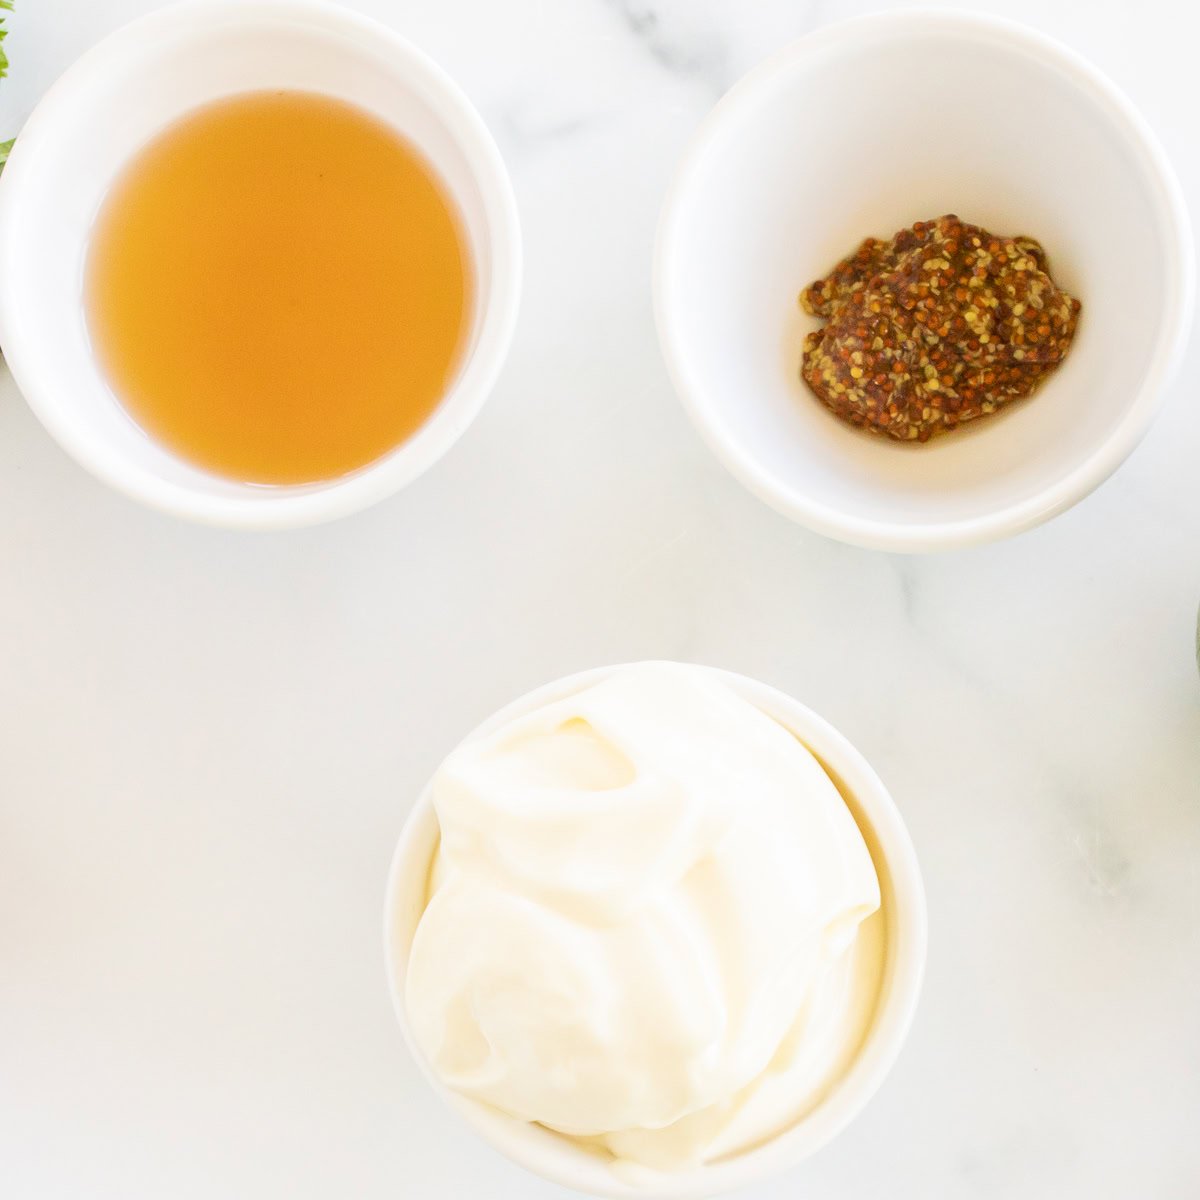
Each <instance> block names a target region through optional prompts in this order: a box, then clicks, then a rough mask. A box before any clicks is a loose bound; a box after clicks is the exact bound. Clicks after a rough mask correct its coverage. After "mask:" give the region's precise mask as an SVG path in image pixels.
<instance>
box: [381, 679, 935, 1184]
mask: <svg viewBox="0 0 1200 1200" xmlns="http://www.w3.org/2000/svg"><path fill="white" fill-rule="evenodd" d="M622 669H623V668H622V667H600V668H597V669H595V670H591V671H584V672H582V673H581V674H578V675H570V676H568V677H567V678H565V679H560V680H558V681H557V682H555V683H551V684H547V685H546V686H544V687H540V688H538V689H536V690H535V691H533V692H530V693H529V694H528V695H526V696H523V697H521V699H519V700H516V701H514V702H513V703H512V704H509V705H507V706H506V707H505V708H503V709H501V710H500V711H499V712H498V713H495V714H494V715H493V716H491V717H489V718H488V720H486V721H485V722H484V723H483V724H482V725H480V726H479V728H478V729H476V730H475V731H474V732H472V733H471V734H469V735H468V736H467V738H466V739H465V741H474V740H475V739H476V738H481V737H486V736H487V735H488V734H489V733H491V732H493V731H494V730H496V729H497V728H499V727H500V726H502V725H504V724H506V723H507V722H509V721H511V720H513V719H514V718H516V717H520V716H523V715H524V714H526V713H529V712H532V711H534V710H535V709H537V708H540V707H542V706H543V705H546V704H550V703H553V702H554V701H556V700H560V699H563V698H564V697H566V696H570V695H573V694H574V693H576V692H579V691H582V690H583V689H585V688H588V687H591V686H592V685H594V684H596V683H599V682H600V681H601V680H602V679H604V678H606V677H607V676H609V675H611V674H612V673H613V672H614V671H619V670H622ZM697 669H700V670H708V671H711V672H712V674H713V675H714V676H716V677H717V678H719V679H720V680H721V681H722V682H723V683H724V684H725V685H726V686H727V687H729V688H732V689H733V690H734V691H736V692H738V693H739V694H740V695H741V696H743V697H745V699H747V700H749V701H750V702H751V703H752V704H755V705H757V707H758V708H760V709H761V710H762V711H763V712H765V713H766V714H767V715H768V716H770V717H773V718H774V719H775V720H776V721H778V722H779V723H780V724H781V725H782V726H784V728H786V729H787V730H789V731H790V732H791V733H793V734H794V735H795V736H796V737H797V738H798V739H799V740H800V741H801V742H803V743H804V745H805V746H807V747H808V749H809V750H811V751H812V752H813V754H814V755H816V757H817V758H818V759H819V760H820V762H821V764H822V766H824V768H825V770H826V772H827V773H828V774H829V776H830V778H831V779H832V780H833V782H834V783H835V784H836V785H837V788H838V790H839V791H840V792H841V793H842V796H843V798H844V799H845V801H846V804H847V806H848V807H849V808H850V811H851V812H852V813H853V815H854V819H855V820H856V821H857V822H858V826H859V828H860V829H861V830H862V832H863V836H864V837H865V839H866V841H867V845H868V847H869V849H870V851H871V857H872V859H873V860H874V863H875V869H876V871H877V872H878V874H879V882H880V888H881V891H882V896H883V912H884V914H885V918H886V921H887V938H886V945H887V952H886V961H885V964H884V974H883V980H882V984H881V987H880V993H879V1002H878V1006H877V1008H876V1011H875V1017H874V1019H873V1023H872V1025H871V1027H870V1029H869V1030H868V1032H867V1036H866V1038H865V1039H864V1042H863V1046H862V1048H861V1050H860V1051H859V1054H858V1057H857V1058H855V1059H854V1061H853V1062H852V1063H851V1065H850V1067H849V1069H848V1070H847V1072H846V1074H845V1075H844V1076H843V1077H842V1078H841V1080H839V1081H838V1083H837V1084H835V1085H834V1087H833V1089H832V1090H831V1091H830V1093H829V1095H828V1096H827V1097H826V1099H825V1100H824V1101H822V1102H821V1104H820V1105H819V1106H818V1107H817V1108H816V1109H814V1110H813V1112H811V1113H810V1114H809V1115H808V1116H806V1117H805V1118H803V1119H802V1120H801V1121H799V1122H797V1123H796V1124H795V1125H794V1126H792V1127H791V1128H790V1129H788V1130H786V1131H785V1132H783V1133H781V1134H780V1135H779V1136H778V1137H775V1138H773V1139H772V1140H771V1141H769V1142H767V1143H765V1144H764V1145H762V1146H759V1147H757V1148H755V1149H753V1150H750V1151H747V1152H746V1153H744V1154H740V1155H737V1156H735V1157H733V1158H730V1159H727V1160H724V1161H721V1162H718V1163H714V1164H712V1165H706V1166H702V1167H700V1168H698V1169H696V1170H693V1171H690V1172H687V1173H686V1174H670V1175H668V1174H664V1175H662V1176H660V1177H659V1179H658V1181H657V1182H655V1183H644V1184H637V1185H635V1184H633V1183H631V1182H629V1181H628V1180H627V1179H625V1178H622V1177H619V1176H618V1175H617V1174H616V1173H615V1172H614V1171H613V1170H612V1169H611V1167H610V1165H609V1161H608V1160H607V1159H606V1158H604V1157H603V1156H601V1155H598V1154H596V1153H592V1152H588V1151H585V1150H582V1149H580V1148H579V1147H578V1146H577V1145H576V1144H575V1143H574V1142H572V1141H571V1140H570V1139H569V1138H566V1137H563V1136H561V1135H559V1134H555V1133H552V1132H550V1131H549V1130H547V1129H545V1128H542V1127H541V1126H538V1125H532V1124H530V1123H528V1122H525V1121H519V1120H517V1119H516V1118H513V1117H509V1116H506V1115H505V1114H504V1113H501V1112H499V1111H497V1110H496V1109H493V1108H490V1107H489V1106H487V1105H484V1104H480V1103H479V1102H477V1101H475V1100H471V1099H469V1098H467V1097H465V1096H462V1095H459V1094H458V1093H456V1092H453V1091H451V1090H449V1089H448V1088H446V1087H445V1086H443V1085H442V1083H441V1082H440V1080H439V1079H438V1078H437V1076H436V1075H435V1074H434V1073H433V1072H432V1070H431V1069H430V1067H429V1065H428V1063H427V1062H426V1061H425V1058H424V1056H423V1055H422V1053H421V1051H420V1049H419V1048H418V1047H417V1045H416V1042H415V1041H414V1040H413V1035H412V1030H411V1029H410V1027H409V1022H408V1014H407V1011H406V1008H405V996H404V993H405V980H406V978H407V973H408V959H409V950H410V948H411V946H412V940H413V935H414V933H415V932H416V928H417V923H418V922H419V921H420V919H421V914H422V913H423V912H424V910H425V902H426V894H427V891H428V885H429V871H430V866H431V864H432V861H433V855H434V851H435V850H436V849H437V844H438V837H439V830H438V822H437V816H436V814H435V813H434V809H433V804H432V801H431V799H430V790H429V788H428V787H426V788H425V790H424V791H423V792H422V793H421V795H420V796H419V797H418V798H417V802H416V804H415V805H414V807H413V809H412V812H411V813H410V814H409V817H408V820H407V822H406V823H405V826H404V829H403V831H402V832H401V834H400V840H399V843H398V844H397V846H396V853H395V855H394V857H393V859H392V868H391V874H390V876H389V878H388V884H387V900H386V905H385V909H384V953H385V956H386V961H387V972H388V984H389V986H390V988H391V993H392V1003H393V1005H394V1007H395V1010H396V1017H397V1019H398V1020H399V1022H400V1028H401V1029H402V1030H403V1033H404V1038H405V1040H406V1041H407V1043H408V1046H409V1049H410V1050H411V1051H412V1054H413V1057H414V1058H415V1059H416V1060H417V1063H418V1064H419V1066H420V1068H421V1070H422V1072H423V1073H424V1075H425V1077H426V1078H427V1079H428V1080H429V1082H430V1084H432V1086H433V1088H434V1090H435V1091H436V1092H437V1093H438V1095H439V1096H441V1098H442V1099H443V1100H444V1101H445V1102H446V1103H447V1104H448V1105H449V1106H450V1108H452V1109H453V1110H454V1111H455V1112H457V1113H458V1114H459V1116H461V1117H462V1118H463V1119H464V1120H465V1121H466V1123H467V1124H468V1125H470V1126H471V1128H472V1129H474V1130H475V1132H476V1133H478V1134H480V1135H481V1136H482V1137H483V1138H484V1139H485V1140H486V1141H487V1142H489V1143H490V1144H491V1145H492V1146H493V1147H495V1149H497V1150H499V1151H500V1152H501V1153H502V1154H504V1155H506V1156H507V1157H508V1158H510V1159H512V1160H513V1161H514V1162H516V1163H519V1164H520V1165H521V1166H523V1167H525V1168H527V1169H528V1170H530V1171H533V1172H534V1173H535V1174H537V1175H541V1176H542V1177H543V1178H545V1179H549V1180H550V1181H552V1182H554V1183H559V1184H562V1185H563V1186H565V1187H571V1188H575V1189H576V1190H577V1191H580V1192H585V1193H589V1194H591V1195H595V1196H609V1197H614V1198H615V1197H621V1198H629V1197H642V1198H644V1197H656V1198H658V1200H666V1198H671V1200H696V1198H698V1197H703V1196H713V1195H716V1194H717V1193H720V1192H726V1191H729V1190H731V1189H733V1188H738V1187H743V1186H745V1185H747V1184H750V1183H753V1182H755V1181H758V1180H762V1179H765V1178H767V1177H768V1176H772V1175H776V1174H778V1173H780V1172H781V1171H785V1170H787V1169H788V1168H790V1167H793V1166H795V1165H796V1164H797V1163H799V1162H800V1161H801V1160H802V1159H805V1158H808V1157H809V1156H810V1155H811V1154H813V1153H815V1152H816V1151H817V1150H819V1149H820V1148H821V1147H822V1146H824V1145H825V1144H826V1143H827V1142H828V1141H830V1139H832V1138H833V1137H835V1136H836V1135H837V1134H838V1133H840V1132H841V1130H843V1129H844V1128H845V1127H846V1126H847V1125H848V1124H849V1123H850V1122H851V1121H852V1120H853V1119H854V1117H855V1116H857V1115H858V1113H859V1112H860V1111H861V1110H862V1109H863V1108H864V1107H865V1105H866V1103H867V1101H868V1100H870V1099H871V1097H872V1096H873V1095H874V1094H875V1092H876V1091H877V1090H878V1089H879V1086H880V1085H881V1084H882V1083H883V1080H884V1078H885V1076H886V1075H887V1073H888V1071H889V1070H890V1069H891V1066H892V1064H893V1063H894V1062H895V1060H896V1057H897V1056H898V1055H899V1053H900V1049H901V1046H902V1045H903V1043H904V1039H905V1037H906V1036H907V1034H908V1030H909V1026H910V1025H911V1024H912V1019H913V1014H914V1013H915V1011H916V1006H917V998H918V996H919V994H920V990H921V979H922V975H923V973H924V969H925V951H926V941H927V924H926V911H925V890H924V887H923V885H922V883H921V873H920V869H919V868H918V866H917V858H916V853H915V852H914V850H913V845H912V841H911V840H910V839H909V836H908V831H907V829H905V827H904V822H903V820H902V819H901V817H900V813H899V811H898V810H897V808H896V805H895V802H894V801H893V800H892V798H891V796H890V795H889V794H888V791H887V789H886V788H885V787H884V785H883V783H882V781H881V780H880V778H879V776H878V775H876V774H875V772H874V771H873V770H872V769H871V767H870V765H869V764H868V763H867V761H866V759H864V758H863V756H862V755H861V754H859V752H858V751H857V750H855V748H854V747H853V746H852V745H851V744H850V743H849V742H848V741H847V740H846V739H845V738H844V737H843V736H842V735H841V734H840V733H838V731H837V730H836V729H834V728H833V726H832V725H830V724H828V723H827V722H826V721H824V720H822V719H821V718H820V717H819V716H817V715H816V713H814V712H813V711H812V710H811V709H808V708H806V707H805V706H804V705H803V704H800V703H799V702H798V701H796V700H793V699H792V698H791V697H790V696H786V695H784V694H783V693H782V692H779V691H776V690H775V689H774V688H772V687H768V686H767V685H766V684H764V683H759V682H758V681H756V680H753V679H748V678H746V677H745V676H743V675H736V674H734V673H733V672H731V671H722V670H718V669H716V668H713V667H706V668H697Z"/></svg>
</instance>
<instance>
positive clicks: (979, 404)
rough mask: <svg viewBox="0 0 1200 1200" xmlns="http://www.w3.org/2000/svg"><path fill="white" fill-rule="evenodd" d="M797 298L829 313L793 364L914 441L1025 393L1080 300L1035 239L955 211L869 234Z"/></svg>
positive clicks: (819, 391)
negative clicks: (883, 236) (1052, 271)
mask: <svg viewBox="0 0 1200 1200" xmlns="http://www.w3.org/2000/svg"><path fill="white" fill-rule="evenodd" d="M800 304H801V306H802V307H803V308H804V310H805V312H808V313H811V314H813V315H814V316H817V317H825V318H826V319H827V323H826V324H825V325H824V326H823V327H822V328H820V329H818V330H816V331H815V332H813V333H810V334H809V335H808V337H807V338H806V339H805V342H804V359H803V365H802V366H801V370H800V374H801V377H802V378H803V380H804V382H805V383H807V384H808V386H809V387H810V388H811V389H812V390H813V391H814V392H815V393H816V395H817V397H818V398H819V399H820V400H821V402H822V403H823V404H825V405H826V406H827V407H828V408H829V409H830V410H831V411H832V412H833V413H834V414H836V415H837V416H839V417H841V418H842V419H843V420H844V421H849V422H850V423H851V424H853V425H857V426H861V427H862V428H865V429H869V430H872V431H874V432H877V433H886V434H888V435H889V436H890V437H893V438H898V439H900V440H902V441H920V442H925V441H928V440H929V439H930V438H931V437H933V436H934V434H938V433H943V432H946V431H948V430H952V429H955V428H957V427H958V426H959V425H961V424H963V422H965V421H971V420H974V419H975V418H976V417H982V416H987V415H988V414H990V413H994V412H996V411H997V410H999V409H1000V408H1001V407H1003V406H1004V405H1006V404H1010V403H1011V402H1012V401H1014V400H1020V399H1023V398H1024V397H1026V396H1029V395H1030V394H1031V393H1032V392H1033V391H1034V390H1035V389H1036V388H1037V387H1038V385H1039V384H1040V383H1041V382H1042V380H1043V379H1045V378H1046V376H1047V375H1049V374H1050V373H1051V372H1052V371H1053V370H1054V369H1055V368H1056V367H1057V366H1058V364H1059V363H1060V362H1062V360H1063V358H1064V357H1065V356H1066V353H1067V351H1068V350H1069V349H1070V346H1071V339H1072V338H1073V337H1074V335H1075V326H1076V323H1077V321H1078V318H1079V309H1080V304H1079V301H1078V300H1076V299H1074V297H1072V296H1069V295H1067V293H1066V292H1064V291H1063V290H1062V289H1061V288H1060V287H1058V286H1057V284H1055V282H1054V280H1053V279H1051V278H1050V275H1049V270H1048V266H1047V262H1046V252H1045V251H1044V250H1043V249H1042V247H1041V246H1040V245H1039V244H1038V243H1037V242H1036V241H1034V240H1033V239H1032V238H1028V237H1015V238H1006V237H997V236H996V235H995V234H992V233H989V232H988V231H987V230H986V229H981V228H980V227H979V226H978V225H968V224H967V223H966V222H964V221H960V220H959V219H958V218H957V217H956V216H953V215H950V216H945V217H939V218H938V219H937V220H936V221H918V222H917V223H916V224H915V225H914V226H913V227H912V228H911V229H902V230H901V231H900V232H899V233H898V234H896V236H895V237H894V238H892V239H891V241H887V242H884V241H879V240H877V239H876V238H867V240H866V241H865V242H863V244H862V245H861V246H859V248H858V250H856V251H855V253H854V254H852V255H851V256H850V257H849V258H846V259H843V260H842V262H840V263H838V265H837V266H836V267H834V269H833V270H832V271H831V272H830V273H829V275H828V276H826V277H825V278H824V279H818V280H817V281H816V283H813V284H810V285H809V286H808V287H806V288H805V289H804V290H803V291H802V292H801V293H800Z"/></svg>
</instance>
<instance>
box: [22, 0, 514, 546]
mask: <svg viewBox="0 0 1200 1200" xmlns="http://www.w3.org/2000/svg"><path fill="white" fill-rule="evenodd" d="M519 242H520V238H519V230H518V224H517V217H516V206H515V202H514V199H513V195H512V189H511V186H510V184H509V181H508V178H507V174H506V172H505V169H504V166H503V163H502V161H501V159H500V155H499V153H498V151H497V149H496V146H495V144H494V142H493V141H492V138H491V136H490V135H489V133H488V131H487V128H486V127H485V125H484V123H483V121H482V120H481V118H480V117H479V115H478V114H477V113H476V112H475V110H474V109H473V108H472V107H471V105H470V103H469V102H468V101H467V99H466V98H465V96H464V95H463V94H462V93H461V92H460V91H459V89H458V88H457V86H456V85H455V84H454V83H453V82H452V81H451V80H450V79H449V78H448V77H447V76H446V75H445V74H444V73H443V72H442V70H441V69H440V68H439V67H437V66H436V65H435V64H434V63H433V62H431V61H430V60H429V59H428V58H426V57H425V56H424V55H423V54H422V53H421V52H420V51H418V50H417V49H415V48H414V47H413V46H411V45H409V44H408V43H407V42H405V41H404V40H403V39H401V38H400V37H398V36H397V35H395V34H394V33H392V32H391V31H390V30H388V29H386V28H385V27H383V26H381V25H379V24H377V23H375V22H372V21H370V20H368V19H366V18H363V17H359V16H358V15H356V14H354V13H351V12H348V11H346V10H343V9H340V8H337V7H335V6H333V5H328V4H325V3H321V2H320V0H285V2H280V3H267V4H254V3H251V4H240V3H232V2H230V0H191V2H188V3H184V4H181V5H176V6H173V7H168V8H165V9H161V10H159V11H157V12H154V13H151V14H150V15H148V16H146V17H144V18H142V19H141V20H138V21H135V22H133V23H132V24H130V25H128V26H125V27H124V28H123V29H120V30H118V31H117V32H116V33H115V34H113V35H111V36H110V37H109V38H108V39H106V40H105V41H104V42H102V43H100V44H99V45H98V46H96V47H95V48H94V49H93V50H91V51H89V52H88V53H87V54H86V55H84V57H83V58H81V59H80V60H79V61H78V62H77V63H76V64H75V65H74V66H73V67H72V68H71V69H70V70H68V71H67V73H66V74H65V75H64V76H63V77H62V78H61V79H60V80H59V82H58V83H57V84H56V85H55V86H54V87H53V88H52V89H51V90H50V91H49V93H47V95H46V97H45V98H44V100H43V101H42V102H41V104H40V105H39V106H38V108H37V109H36V110H35V112H34V114H33V116H32V117H31V118H30V120H29V122H28V124H27V126H26V128H25V129H24V130H23V131H22V133H21V135H20V137H19V138H18V140H17V145H16V147H15V149H14V151H13V154H12V157H11V158H10V160H9V162H8V165H7V167H6V169H5V175H4V183H3V187H2V188H0V250H2V253H3V259H4V264H5V269H4V271H3V273H2V274H0V344H2V345H3V347H4V352H5V357H6V359H7V361H8V364H9V366H10V367H11V369H12V372H13V375H14V377H15V378H16V380H17V383H18V385H19V386H20V388H21V390H22V391H23V393H24V394H25V396H26V398H27V400H28V401H29V403H30V405H31V406H32V408H33V410H34V411H35V413H36V414H37V415H38V417H39V418H40V419H41V420H42V422H43V423H44V424H45V426H46V427H47V429H48V430H49V431H50V432H51V433H52V434H53V435H54V436H55V437H56V438H57V439H58V441H59V442H60V443H61V444H62V445H63V446H64V448H65V449H66V450H68V451H69V452H70V453H71V454H72V455H73V456H74V457H75V458H76V459H77V460H78V461H79V462H80V463H82V464H83V465H84V466H85V467H87V468H88V469H89V470H91V471H92V472H93V473H94V474H95V475H97V476H98V477H99V478H101V479H103V480H104V481H106V482H108V483H110V484H112V485H113V486H115V487H117V488H118V489H120V490H121V491H123V492H125V493H126V494H128V495H130V496H132V497H134V498H135V499H138V500H140V501H143V502H145V503H148V504H150V505H152V506H154V507H157V508H160V509H164V510H166V511H168V512H172V513H175V514H177V515H180V516H184V517H189V518H192V519H195V520H199V521H205V522H209V523H213V524H223V525H230V526H240V527H251V528H274V527H281V526H290V525H303V524H310V523H313V522H317V521H323V520H329V519H331V518H334V517H338V516H342V515H345V514H347V513H350V512H353V511H355V510H357V509H361V508H364V507H366V506H367V505H369V504H372V503H374V502H375V501H377V500H380V499H382V498H383V497H385V496H387V495H389V494H391V493H393V492H395V491H396V490H397V489H399V488H401V487H403V486H404V485H405V484H407V483H409V482H410V481H411V480H413V479H414V478H416V476H418V475H419V474H421V473H422V472H423V471H424V470H426V469H427V468H428V467H429V466H430V465H432V463H434V462H435V461H436V460H437V459H438V458H439V457H440V456H441V455H442V454H444V453H445V452H446V450H447V449H448V448H449V447H450V445H451V444H452V443H453V442H454V441H455V440H456V439H457V438H458V437H459V436H460V435H461V434H462V432H463V431H464V430H465V429H466V428H467V426H468V425H469V424H470V423H471V421H472V419H473V418H474V416H475V415H476V414H477V412H478V411H479V409H480V407H481V406H482V404H483V402H484V400H485V399H486V397H487V394H488V392H489V390H490V389H491V387H492V385H493V383H494V382H495V379H496V376H497V374H498V373H499V370H500V366H501V364H502V362H503V359H504V356H505V353H506V351H507V347H508V344H509V341H510V338H511V334H512V329H513V325H514V322H515V317H516V309H517V298H518V291H519V280H520V245H519Z"/></svg>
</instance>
